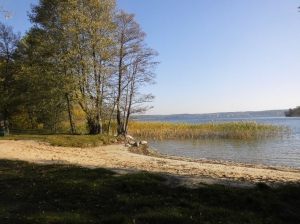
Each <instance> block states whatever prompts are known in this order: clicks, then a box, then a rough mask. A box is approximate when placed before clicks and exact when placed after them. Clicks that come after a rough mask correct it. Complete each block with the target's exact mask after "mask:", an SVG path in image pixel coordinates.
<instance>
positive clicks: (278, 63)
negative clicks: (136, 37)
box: [0, 0, 300, 114]
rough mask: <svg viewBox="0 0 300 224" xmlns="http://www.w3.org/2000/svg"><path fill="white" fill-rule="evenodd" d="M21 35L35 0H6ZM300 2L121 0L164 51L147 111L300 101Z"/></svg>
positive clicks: (267, 107) (238, 108) (244, 107)
mask: <svg viewBox="0 0 300 224" xmlns="http://www.w3.org/2000/svg"><path fill="white" fill-rule="evenodd" d="M0 2H6V5H5V7H6V8H7V9H9V10H11V11H14V12H16V14H15V15H14V16H13V18H12V19H8V20H5V19H4V18H1V21H2V22H4V23H6V24H8V25H11V26H13V27H14V29H15V31H21V33H22V34H24V33H25V30H28V29H29V28H30V26H31V24H30V23H29V21H28V17H27V11H30V3H33V4H37V3H38V1H37V0H6V1H4V0H0ZM298 6H300V0H263V1H262V0H226V1H224V0H119V1H118V7H119V8H122V9H124V10H125V11H126V12H128V13H134V14H135V15H136V17H135V18H136V21H137V22H138V23H139V24H140V25H141V27H142V29H143V31H144V32H146V33H147V38H146V43H147V44H148V46H149V47H151V48H153V49H155V50H156V51H158V53H159V56H158V57H157V61H160V62H161V63H160V65H159V66H158V67H157V69H156V73H157V79H156V81H157V84H156V85H154V86H149V87H143V89H142V92H145V93H149V92H151V93H153V94H154V95H155V96H156V99H155V101H154V102H153V103H152V105H153V106H154V108H153V109H152V110H150V111H149V112H148V113H147V114H178V113H191V114H192V113H214V112H233V111H257V110H273V109H288V108H294V107H296V106H300V87H299V86H300V12H298V9H297V7H298Z"/></svg>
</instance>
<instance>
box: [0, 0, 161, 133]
mask: <svg viewBox="0 0 300 224" xmlns="http://www.w3.org/2000/svg"><path fill="white" fill-rule="evenodd" d="M28 15H29V19H30V21H31V23H32V24H33V26H32V27H31V29H30V30H29V31H28V32H27V33H26V34H25V35H24V36H23V37H22V38H21V36H20V34H16V33H14V32H13V28H12V27H9V26H5V25H4V24H2V23H0V51H1V52H0V110H1V111H0V113H1V115H2V126H4V127H3V128H5V129H6V130H9V123H10V124H11V125H13V126H14V127H19V126H22V127H23V128H24V127H26V128H31V129H36V128H40V127H43V128H44V129H48V130H51V131H53V132H57V131H59V126H60V124H61V123H62V122H63V121H65V120H66V119H67V120H68V123H69V127H70V128H69V129H70V132H72V133H76V132H77V129H76V128H77V122H78V120H81V121H82V120H84V121H85V123H86V125H87V128H88V132H89V133H90V134H100V133H103V131H104V130H103V126H104V124H105V127H106V130H105V131H106V132H108V133H109V132H110V127H111V123H112V122H113V121H115V122H117V130H116V131H117V133H118V134H119V135H122V134H126V133H127V131H128V122H129V118H130V116H131V114H135V113H144V112H145V111H147V110H148V109H150V108H151V107H150V106H145V102H151V101H152V100H153V99H154V96H153V95H152V94H142V93H141V92H140V87H141V86H143V85H147V84H154V83H155V81H154V79H155V77H156V74H155V73H154V71H155V68H156V66H157V64H158V62H156V61H154V58H155V57H156V56H157V55H158V53H157V52H156V51H154V50H153V49H151V48H149V47H147V45H146V43H145V37H146V34H145V33H144V32H143V31H142V30H141V27H140V26H139V24H138V23H137V22H136V21H135V20H134V15H133V14H127V13H126V12H125V11H123V10H118V9H117V8H116V2H115V1H114V0H101V1H98V0H66V1H59V0H40V1H39V4H38V5H33V6H32V7H31V12H30V13H29V14H28Z"/></svg>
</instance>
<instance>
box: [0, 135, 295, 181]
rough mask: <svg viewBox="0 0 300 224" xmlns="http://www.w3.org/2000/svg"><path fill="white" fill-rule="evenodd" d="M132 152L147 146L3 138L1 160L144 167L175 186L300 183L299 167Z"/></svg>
mask: <svg viewBox="0 0 300 224" xmlns="http://www.w3.org/2000/svg"><path fill="white" fill-rule="evenodd" d="M132 151H140V152H141V151H144V154H145V149H144V150H140V149H137V148H136V149H135V148H131V149H129V148H126V147H125V146H123V145H109V146H101V147H95V148H71V147H56V146H51V145H49V144H47V143H41V142H37V141H10V140H0V159H9V160H24V161H30V162H34V163H40V164H49V163H61V164H77V165H81V166H85V167H91V168H92V167H103V168H108V169H112V170H115V171H117V172H120V173H124V172H125V173H126V172H130V171H139V170H145V171H149V172H158V173H162V174H164V175H166V176H167V177H168V179H169V182H170V184H173V185H178V184H183V185H187V186H198V183H199V182H206V183H221V184H227V185H232V186H239V185H242V186H251V183H257V182H268V183H270V184H280V183H297V184H300V169H296V168H287V167H275V166H263V165H253V164H243V163H234V162H218V161H209V160H200V159H188V158H182V157H176V156H167V155H161V154H158V153H155V152H153V151H152V150H150V151H149V150H146V152H147V153H146V154H148V155H142V154H137V153H133V152H132Z"/></svg>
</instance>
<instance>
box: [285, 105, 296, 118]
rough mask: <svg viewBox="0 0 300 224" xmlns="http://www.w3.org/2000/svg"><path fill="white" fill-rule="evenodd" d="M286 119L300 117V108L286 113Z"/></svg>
mask: <svg viewBox="0 0 300 224" xmlns="http://www.w3.org/2000/svg"><path fill="white" fill-rule="evenodd" d="M284 114H285V116H286V117H300V106H299V107H296V108H294V109H289V110H287V111H285V112H284Z"/></svg>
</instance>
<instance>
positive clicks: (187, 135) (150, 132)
mask: <svg viewBox="0 0 300 224" xmlns="http://www.w3.org/2000/svg"><path fill="white" fill-rule="evenodd" d="M287 131H288V128H287V127H284V126H276V125H271V124H258V123H257V122H255V121H241V122H238V121H236V122H217V123H214V122H210V123H203V124H190V123H167V122H131V123H130V127H129V132H130V134H131V135H133V136H135V137H139V138H145V139H154V140H163V139H215V138H220V139H259V138H266V137H274V136H282V135H283V134H285V133H286V132H287Z"/></svg>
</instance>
